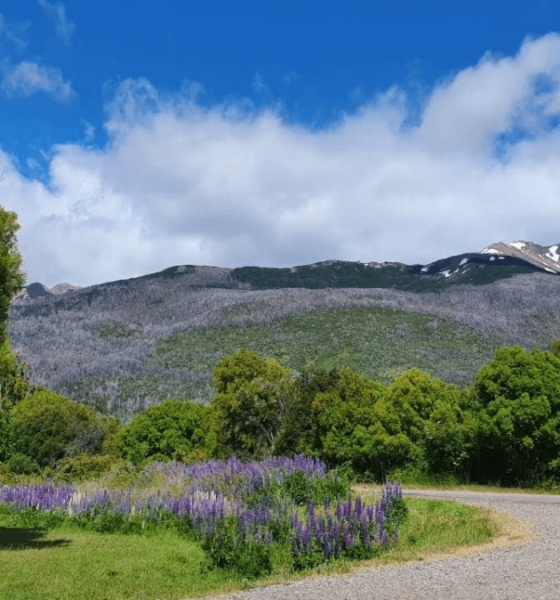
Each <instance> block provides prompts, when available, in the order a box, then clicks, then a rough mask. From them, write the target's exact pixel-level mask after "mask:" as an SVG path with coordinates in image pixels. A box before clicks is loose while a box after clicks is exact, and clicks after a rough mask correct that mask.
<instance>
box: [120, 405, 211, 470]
mask: <svg viewBox="0 0 560 600" xmlns="http://www.w3.org/2000/svg"><path fill="white" fill-rule="evenodd" d="M208 421H209V409H208V407H207V406H205V405H204V404H200V403H197V402H189V401H187V400H166V401H165V402H162V403H161V404H158V405H156V406H150V408H148V410H147V411H146V412H145V413H144V414H141V415H138V416H136V417H135V418H134V419H132V421H131V422H130V423H129V424H128V425H126V426H125V427H123V428H122V429H121V431H120V432H119V433H118V434H117V436H118V445H119V449H120V451H121V452H122V455H123V457H124V458H125V459H126V460H130V461H132V462H133V463H136V464H138V463H141V462H143V461H145V460H162V461H169V460H178V461H181V462H193V461H194V460H200V459H203V458H205V456H206V444H207V433H208V425H209V423H208Z"/></svg>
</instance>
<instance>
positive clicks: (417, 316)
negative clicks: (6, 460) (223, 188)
mask: <svg viewBox="0 0 560 600" xmlns="http://www.w3.org/2000/svg"><path fill="white" fill-rule="evenodd" d="M209 275H210V276H211V278H216V279H217V280H220V281H221V279H223V277H225V275H224V273H221V272H219V270H216V271H215V272H210V273H209ZM193 283H194V284H195V285H192V284H193ZM208 283H210V285H212V283H211V281H209V282H208ZM223 283H227V282H223ZM218 285H219V284H218ZM559 292H560V278H557V277H556V276H550V275H544V274H540V273H535V274H527V275H517V276H515V277H512V278H509V279H502V280H500V281H496V282H494V283H491V284H489V285H479V286H472V285H456V286H451V287H448V288H446V289H443V290H441V291H439V292H423V293H413V292H406V291H399V290H394V289H376V288H373V289H359V288H353V289H318V290H309V289H276V290H243V289H226V288H225V287H216V288H213V287H198V286H197V285H196V281H194V282H192V281H191V282H190V283H189V280H188V278H176V277H172V276H169V277H161V276H159V277H144V278H138V279H134V280H128V281H123V282H115V283H111V284H104V285H102V286H95V287H92V288H85V289H83V290H75V291H69V292H67V293H65V294H62V295H57V296H55V295H47V296H44V297H38V298H35V299H33V300H30V299H28V300H25V301H24V302H16V303H14V304H13V305H12V307H11V310H10V326H9V332H10V335H11V338H12V344H13V347H14V348H15V349H16V350H18V351H19V352H20V353H21V355H22V357H23V358H24V360H26V361H27V362H28V363H29V364H30V366H31V376H32V379H33V381H35V382H36V383H41V384H43V385H45V386H47V387H48V388H50V389H54V390H58V391H60V392H62V393H65V394H67V395H68V396H70V397H71V398H74V399H76V400H83V401H86V402H88V403H90V404H92V405H93V406H95V407H96V408H98V409H100V410H103V411H108V412H109V413H113V414H117V415H119V416H121V417H123V418H125V419H126V418H130V416H131V415H133V414H135V413H136V412H138V411H139V410H141V409H142V408H144V407H145V406H148V405H151V404H155V403H158V402H160V401H162V400H164V399H166V398H188V399H196V400H202V401H205V402H206V401H209V400H210V399H211V397H212V395H213V388H212V370H213V368H214V366H215V365H216V363H217V361H218V360H219V359H220V358H221V357H223V356H225V355H227V354H230V353H232V352H235V351H236V350H238V349H239V348H249V349H252V350H254V351H255V352H258V353H260V354H262V355H265V356H272V357H275V358H277V359H278V360H279V361H280V362H281V363H282V364H285V365H286V366H289V367H290V368H292V369H294V370H296V371H298V372H301V371H302V370H306V369H316V368H326V369H329V368H331V367H337V368H340V367H350V368H353V369H356V370H357V371H359V372H361V373H363V374H364V375H366V376H368V377H375V378H377V379H380V380H382V381H384V382H387V383H388V382H389V381H391V380H392V379H393V378H394V377H395V376H396V375H398V374H399V373H402V372H403V371H404V370H406V369H409V368H411V367H418V368H421V369H423V370H425V371H426V372H428V373H430V374H431V375H433V376H436V377H440V378H442V379H444V380H446V381H449V382H453V383H457V384H459V385H468V384H470V383H471V381H472V377H473V374H474V373H475V371H476V370H477V369H478V368H479V367H480V366H481V365H482V364H484V363H485V362H488V360H489V359H490V358H491V357H492V355H493V351H494V349H495V348H496V347H499V346H501V345H505V344H513V343H519V344H521V345H523V346H525V347H526V348H528V349H529V348H532V347H547V346H548V344H549V343H550V341H551V340H552V339H554V338H556V337H558V336H559V335H560V293H559Z"/></svg>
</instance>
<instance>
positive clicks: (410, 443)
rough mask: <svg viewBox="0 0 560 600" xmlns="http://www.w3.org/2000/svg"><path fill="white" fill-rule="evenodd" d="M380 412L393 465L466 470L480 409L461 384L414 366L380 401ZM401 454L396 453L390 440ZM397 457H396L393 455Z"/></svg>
mask: <svg viewBox="0 0 560 600" xmlns="http://www.w3.org/2000/svg"><path fill="white" fill-rule="evenodd" d="M376 414H377V416H378V418H379V419H380V421H381V422H382V423H383V425H384V427H385V429H386V430H387V432H388V434H390V437H389V438H387V440H386V448H385V449H386V453H387V454H388V456H387V459H386V460H388V462H391V463H392V466H393V468H397V469H403V468H410V467H411V466H412V465H414V466H415V467H416V468H418V469H420V470H421V471H422V470H425V471H427V472H428V473H431V474H436V473H437V474H443V473H452V474H458V475H461V476H462V475H465V474H466V473H467V472H468V470H469V468H470V463H469V458H470V454H471V452H472V448H473V447H474V445H475V436H476V411H475V410H474V406H473V405H472V403H470V401H469V398H468V394H467V393H466V392H464V391H461V390H459V389H458V388H457V387H456V386H454V385H452V384H449V383H445V382H443V381H441V380H439V379H435V378H433V377H430V375H428V374H426V373H423V372H422V371H419V370H418V369H411V370H410V371H407V372H406V373H404V374H403V375H401V376H399V377H397V378H396V379H395V380H394V381H393V383H392V384H391V385H390V386H389V388H388V389H387V394H386V395H385V396H384V397H383V398H382V399H381V400H380V401H379V402H378V404H377V405H376ZM398 436H401V437H402V442H401V443H399V444H397V446H399V447H400V449H401V451H402V450H405V452H403V453H402V454H401V456H396V455H395V452H394V450H395V447H391V443H390V442H391V441H396V439H397V437H398ZM391 459H392V460H391Z"/></svg>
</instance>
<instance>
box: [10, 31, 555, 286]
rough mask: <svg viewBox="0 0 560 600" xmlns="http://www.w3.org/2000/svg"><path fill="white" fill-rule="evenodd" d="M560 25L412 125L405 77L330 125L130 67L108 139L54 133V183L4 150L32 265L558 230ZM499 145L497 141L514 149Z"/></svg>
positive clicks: (65, 266) (67, 277)
mask: <svg viewBox="0 0 560 600" xmlns="http://www.w3.org/2000/svg"><path fill="white" fill-rule="evenodd" d="M559 84H560V36H558V35H556V34H550V35H547V36H544V37H541V38H539V39H528V40H526V41H525V42H524V43H523V45H522V46H521V48H520V50H519V52H518V53H517V54H516V55H515V56H511V57H500V58H497V57H494V56H492V55H490V54H488V55H486V56H484V57H483V58H482V59H481V60H480V61H479V63H478V64H476V65H474V66H472V67H470V68H467V69H465V70H463V71H460V72H458V73H456V74H454V75H453V76H450V77H449V78H448V79H446V80H445V81H442V82H441V83H440V84H438V85H437V86H436V87H435V88H434V89H433V90H432V92H431V94H430V95H429V96H428V97H427V99H426V101H425V105H424V106H423V109H422V111H421V114H420V118H419V119H416V120H415V121H414V125H410V122H411V119H410V114H411V110H414V109H415V107H411V106H410V100H409V99H408V98H407V96H406V95H405V94H404V92H402V91H401V90H399V89H398V88H394V89H390V90H387V91H386V92H384V93H382V94H379V95H378V96H377V97H375V98H374V99H373V100H371V101H370V102H367V103H365V104H363V105H362V107H361V108H360V110H359V111H357V112H355V113H353V114H352V115H347V116H345V117H344V118H342V119H341V120H340V121H339V122H338V123H336V124H334V125H332V126H330V127H328V128H325V129H323V130H319V131H317V130H310V129H308V128H306V127H305V126H303V125H297V124H293V123H286V122H285V121H283V120H282V118H281V116H280V115H279V114H278V113H277V112H275V111H274V110H272V109H269V110H262V111H258V112H255V110H254V109H251V107H250V105H249V104H242V103H237V104H224V105H219V106H213V107H208V106H205V105H204V104H203V103H201V102H199V101H198V100H197V95H196V90H194V91H193V88H192V87H190V88H188V87H187V88H185V89H183V90H182V91H181V92H180V93H178V94H175V95H163V94H162V93H160V92H159V91H158V90H157V89H156V88H155V87H154V86H153V85H152V84H151V83H150V82H149V81H147V80H134V81H132V80H129V81H125V82H124V83H123V84H122V85H121V86H120V87H119V89H118V90H117V92H116V94H115V96H114V100H113V101H112V102H111V103H110V105H109V106H108V107H107V111H108V112H107V122H106V129H107V132H108V134H109V143H108V144H107V146H106V147H105V148H102V149H99V148H94V147H91V146H88V145H86V144H83V145H78V144H66V145H60V146H58V147H56V148H55V149H54V151H53V154H52V157H51V158H50V164H49V169H50V171H49V183H48V185H45V184H44V183H42V182H40V181H38V180H33V179H29V178H25V177H23V176H22V174H21V173H20V172H19V170H18V167H17V164H15V163H14V162H13V161H12V160H11V159H10V157H9V156H7V155H6V154H1V153H0V171H2V170H4V172H5V173H6V177H5V178H4V180H3V181H1V182H0V204H2V205H4V206H6V207H7V208H9V209H11V210H15V211H16V212H18V214H19V215H20V222H21V224H22V230H21V235H20V248H21V250H22V253H23V255H24V259H25V267H26V269H27V272H28V273H29V279H30V280H31V281H33V280H40V281H43V282H44V283H46V284H47V285H52V284H54V283H57V282H59V281H69V282H71V283H76V284H80V285H85V284H89V283H95V282H102V281H109V280H111V279H117V278H124V277H132V276H135V275H141V274H145V273H148V272H152V271H156V270H159V269H163V268H165V267H168V266H170V265H177V264H212V265H221V266H230V267H234V266H241V265H247V264H253V265H262V266H290V265H295V264H304V263H310V262H315V261H320V260H326V259H331V258H339V259H345V260H361V261H364V262H366V261H371V260H374V261H384V260H395V261H402V262H406V263H415V262H420V263H427V262H430V261H432V260H435V259H437V258H441V257H444V256H449V255H452V254H458V253H462V252H467V251H474V250H480V249H481V248H483V247H484V246H486V245H488V244H489V243H492V242H496V241H500V240H502V241H509V240H512V239H519V238H524V239H529V240H531V241H534V242H536V243H542V244H553V243H557V242H560V233H559V230H558V226H557V224H558V223H559V222H560V202H559V201H558V198H560V132H559V130H558V128H556V127H554V124H555V122H557V120H558V117H560V92H559V87H558V86H559ZM498 150H499V152H498Z"/></svg>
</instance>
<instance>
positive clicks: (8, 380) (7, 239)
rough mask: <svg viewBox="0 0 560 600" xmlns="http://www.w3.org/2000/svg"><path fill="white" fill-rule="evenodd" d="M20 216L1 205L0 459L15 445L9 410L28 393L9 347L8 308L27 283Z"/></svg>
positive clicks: (22, 370)
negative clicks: (19, 241) (18, 236)
mask: <svg viewBox="0 0 560 600" xmlns="http://www.w3.org/2000/svg"><path fill="white" fill-rule="evenodd" d="M18 229H19V224H18V222H17V215H16V214H15V213H13V212H8V211H6V210H5V209H4V208H2V207H0V462H3V461H5V460H8V458H9V457H10V455H11V454H12V451H13V447H14V434H13V427H12V422H11V415H10V409H11V408H12V407H13V405H14V404H15V403H16V402H18V401H19V400H21V399H23V398H25V397H26V396H27V394H28V393H29V382H28V380H27V377H26V376H25V372H24V368H23V366H22V365H21V364H20V363H19V362H18V360H17V357H16V356H15V354H14V353H13V352H12V350H11V348H10V339H9V337H8V333H7V329H8V310H9V308H10V303H11V301H12V300H13V298H14V296H15V295H16V294H17V292H19V291H20V290H21V289H22V287H23V284H24V283H25V277H24V274H23V272H22V270H21V263H22V259H21V255H20V254H19V252H18V249H17V240H16V232H17V231H18Z"/></svg>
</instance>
